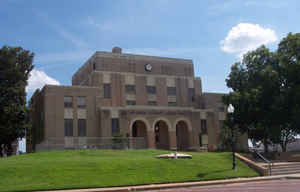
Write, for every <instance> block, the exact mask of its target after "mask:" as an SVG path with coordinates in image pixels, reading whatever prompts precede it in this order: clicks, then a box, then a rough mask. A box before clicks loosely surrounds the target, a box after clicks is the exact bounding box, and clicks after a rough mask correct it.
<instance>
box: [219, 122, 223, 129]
mask: <svg viewBox="0 0 300 192" xmlns="http://www.w3.org/2000/svg"><path fill="white" fill-rule="evenodd" d="M223 126H224V121H223V120H220V121H219V129H220V130H221V129H222V128H223Z"/></svg>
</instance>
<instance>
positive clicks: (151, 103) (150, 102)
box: [148, 101, 157, 105]
mask: <svg viewBox="0 0 300 192" xmlns="http://www.w3.org/2000/svg"><path fill="white" fill-rule="evenodd" d="M148 105H157V103H156V101H148Z"/></svg>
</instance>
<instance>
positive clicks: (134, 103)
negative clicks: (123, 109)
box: [126, 100, 136, 105]
mask: <svg viewBox="0 0 300 192" xmlns="http://www.w3.org/2000/svg"><path fill="white" fill-rule="evenodd" d="M126 103H127V105H136V102H135V101H134V100H127V101H126Z"/></svg>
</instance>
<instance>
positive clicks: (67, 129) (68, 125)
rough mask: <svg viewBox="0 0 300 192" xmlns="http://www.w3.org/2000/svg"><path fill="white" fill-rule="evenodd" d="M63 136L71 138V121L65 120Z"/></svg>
mask: <svg viewBox="0 0 300 192" xmlns="http://www.w3.org/2000/svg"><path fill="white" fill-rule="evenodd" d="M64 122H65V136H73V119H65V120H64Z"/></svg>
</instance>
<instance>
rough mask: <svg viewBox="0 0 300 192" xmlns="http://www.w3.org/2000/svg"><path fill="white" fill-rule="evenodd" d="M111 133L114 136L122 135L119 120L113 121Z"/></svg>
mask: <svg viewBox="0 0 300 192" xmlns="http://www.w3.org/2000/svg"><path fill="white" fill-rule="evenodd" d="M111 128H112V129H111V131H112V135H115V134H119V133H120V125H119V119H117V118H115V119H111Z"/></svg>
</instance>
